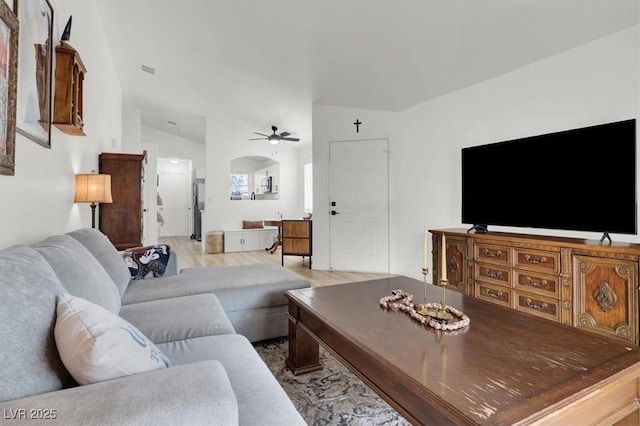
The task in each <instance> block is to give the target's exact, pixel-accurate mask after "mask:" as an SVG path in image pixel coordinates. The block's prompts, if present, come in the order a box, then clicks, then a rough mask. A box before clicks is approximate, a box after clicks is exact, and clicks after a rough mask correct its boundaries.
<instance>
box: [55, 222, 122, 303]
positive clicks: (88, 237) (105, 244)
mask: <svg viewBox="0 0 640 426" xmlns="http://www.w3.org/2000/svg"><path fill="white" fill-rule="evenodd" d="M67 235H70V236H72V237H73V238H75V239H76V240H78V241H79V242H80V243H81V244H82V245H83V246H85V248H86V249H87V250H89V251H90V252H91V254H93V255H94V257H95V258H96V259H97V260H98V262H100V264H101V265H102V267H103V268H104V270H105V271H107V274H109V276H110V277H111V279H112V280H113V282H114V283H115V285H116V287H117V288H118V291H119V292H120V295H122V294H124V291H125V290H126V289H127V286H128V285H129V281H131V274H130V273H129V268H127V265H126V264H125V263H124V262H123V261H122V256H121V255H120V253H118V251H117V250H116V248H115V247H114V245H113V244H112V243H111V241H109V239H108V238H107V237H106V235H104V234H103V233H102V232H100V231H99V230H97V229H93V228H83V229H78V230H75V231H72V232H69V233H67Z"/></svg>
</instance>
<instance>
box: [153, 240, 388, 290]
mask: <svg viewBox="0 0 640 426" xmlns="http://www.w3.org/2000/svg"><path fill="white" fill-rule="evenodd" d="M160 243H161V244H168V245H169V246H170V247H171V250H173V251H175V253H176V254H177V255H178V270H180V269H182V268H193V267H199V266H226V265H252V264H256V263H267V262H273V263H277V264H278V265H280V262H281V255H280V249H278V251H276V252H275V253H274V254H269V253H268V252H267V251H265V250H260V251H246V252H237V253H222V254H207V253H203V252H202V249H201V247H202V245H201V243H200V241H196V240H192V239H190V238H189V237H162V238H160ZM308 262H309V259H307V258H305V259H304V263H303V259H302V258H301V257H297V256H285V258H284V266H285V268H287V269H289V270H291V271H292V272H295V273H296V274H298V275H300V276H303V277H305V278H306V279H307V280H309V282H310V283H311V286H312V287H321V286H325V285H333V284H344V283H350V282H356V281H366V280H373V279H376V278H385V277H389V276H393V275H388V274H374V273H363V272H346V271H318V270H313V269H309V263H308Z"/></svg>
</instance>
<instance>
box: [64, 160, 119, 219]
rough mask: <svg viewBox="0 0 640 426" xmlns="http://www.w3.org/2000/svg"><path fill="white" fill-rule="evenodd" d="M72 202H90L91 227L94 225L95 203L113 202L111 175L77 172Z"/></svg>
mask: <svg viewBox="0 0 640 426" xmlns="http://www.w3.org/2000/svg"><path fill="white" fill-rule="evenodd" d="M73 202H74V203H91V227H92V228H95V227H96V205H97V203H113V199H112V198H111V175H103V174H97V173H95V172H93V173H91V174H78V175H76V191H75V194H74V196H73Z"/></svg>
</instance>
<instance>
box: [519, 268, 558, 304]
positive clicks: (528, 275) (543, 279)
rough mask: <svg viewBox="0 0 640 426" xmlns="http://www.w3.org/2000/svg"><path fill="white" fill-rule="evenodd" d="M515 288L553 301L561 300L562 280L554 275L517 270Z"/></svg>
mask: <svg viewBox="0 0 640 426" xmlns="http://www.w3.org/2000/svg"><path fill="white" fill-rule="evenodd" d="M514 288H515V289H517V290H522V291H526V292H527V293H536V294H539V295H541V296H547V297H551V298H553V299H558V298H560V278H559V277H557V276H553V275H544V274H539V273H536V272H529V271H522V270H516V272H515V280H514Z"/></svg>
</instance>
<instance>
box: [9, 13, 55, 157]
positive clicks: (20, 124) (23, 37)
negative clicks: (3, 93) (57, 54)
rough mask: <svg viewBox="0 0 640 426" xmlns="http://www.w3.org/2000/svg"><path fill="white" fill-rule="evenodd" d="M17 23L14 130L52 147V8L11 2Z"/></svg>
mask: <svg viewBox="0 0 640 426" xmlns="http://www.w3.org/2000/svg"><path fill="white" fill-rule="evenodd" d="M13 11H14V13H15V14H16V15H17V16H18V19H19V21H20V45H19V49H20V55H19V62H20V63H19V66H18V106H17V112H16V121H17V131H18V133H20V134H21V135H24V136H25V137H27V138H29V139H31V140H32V141H35V142H37V143H39V144H40V145H42V146H44V147H45V148H51V122H52V119H51V118H52V108H51V107H52V88H51V86H52V74H53V42H52V40H53V8H52V7H51V3H49V0H29V1H19V0H13Z"/></svg>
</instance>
